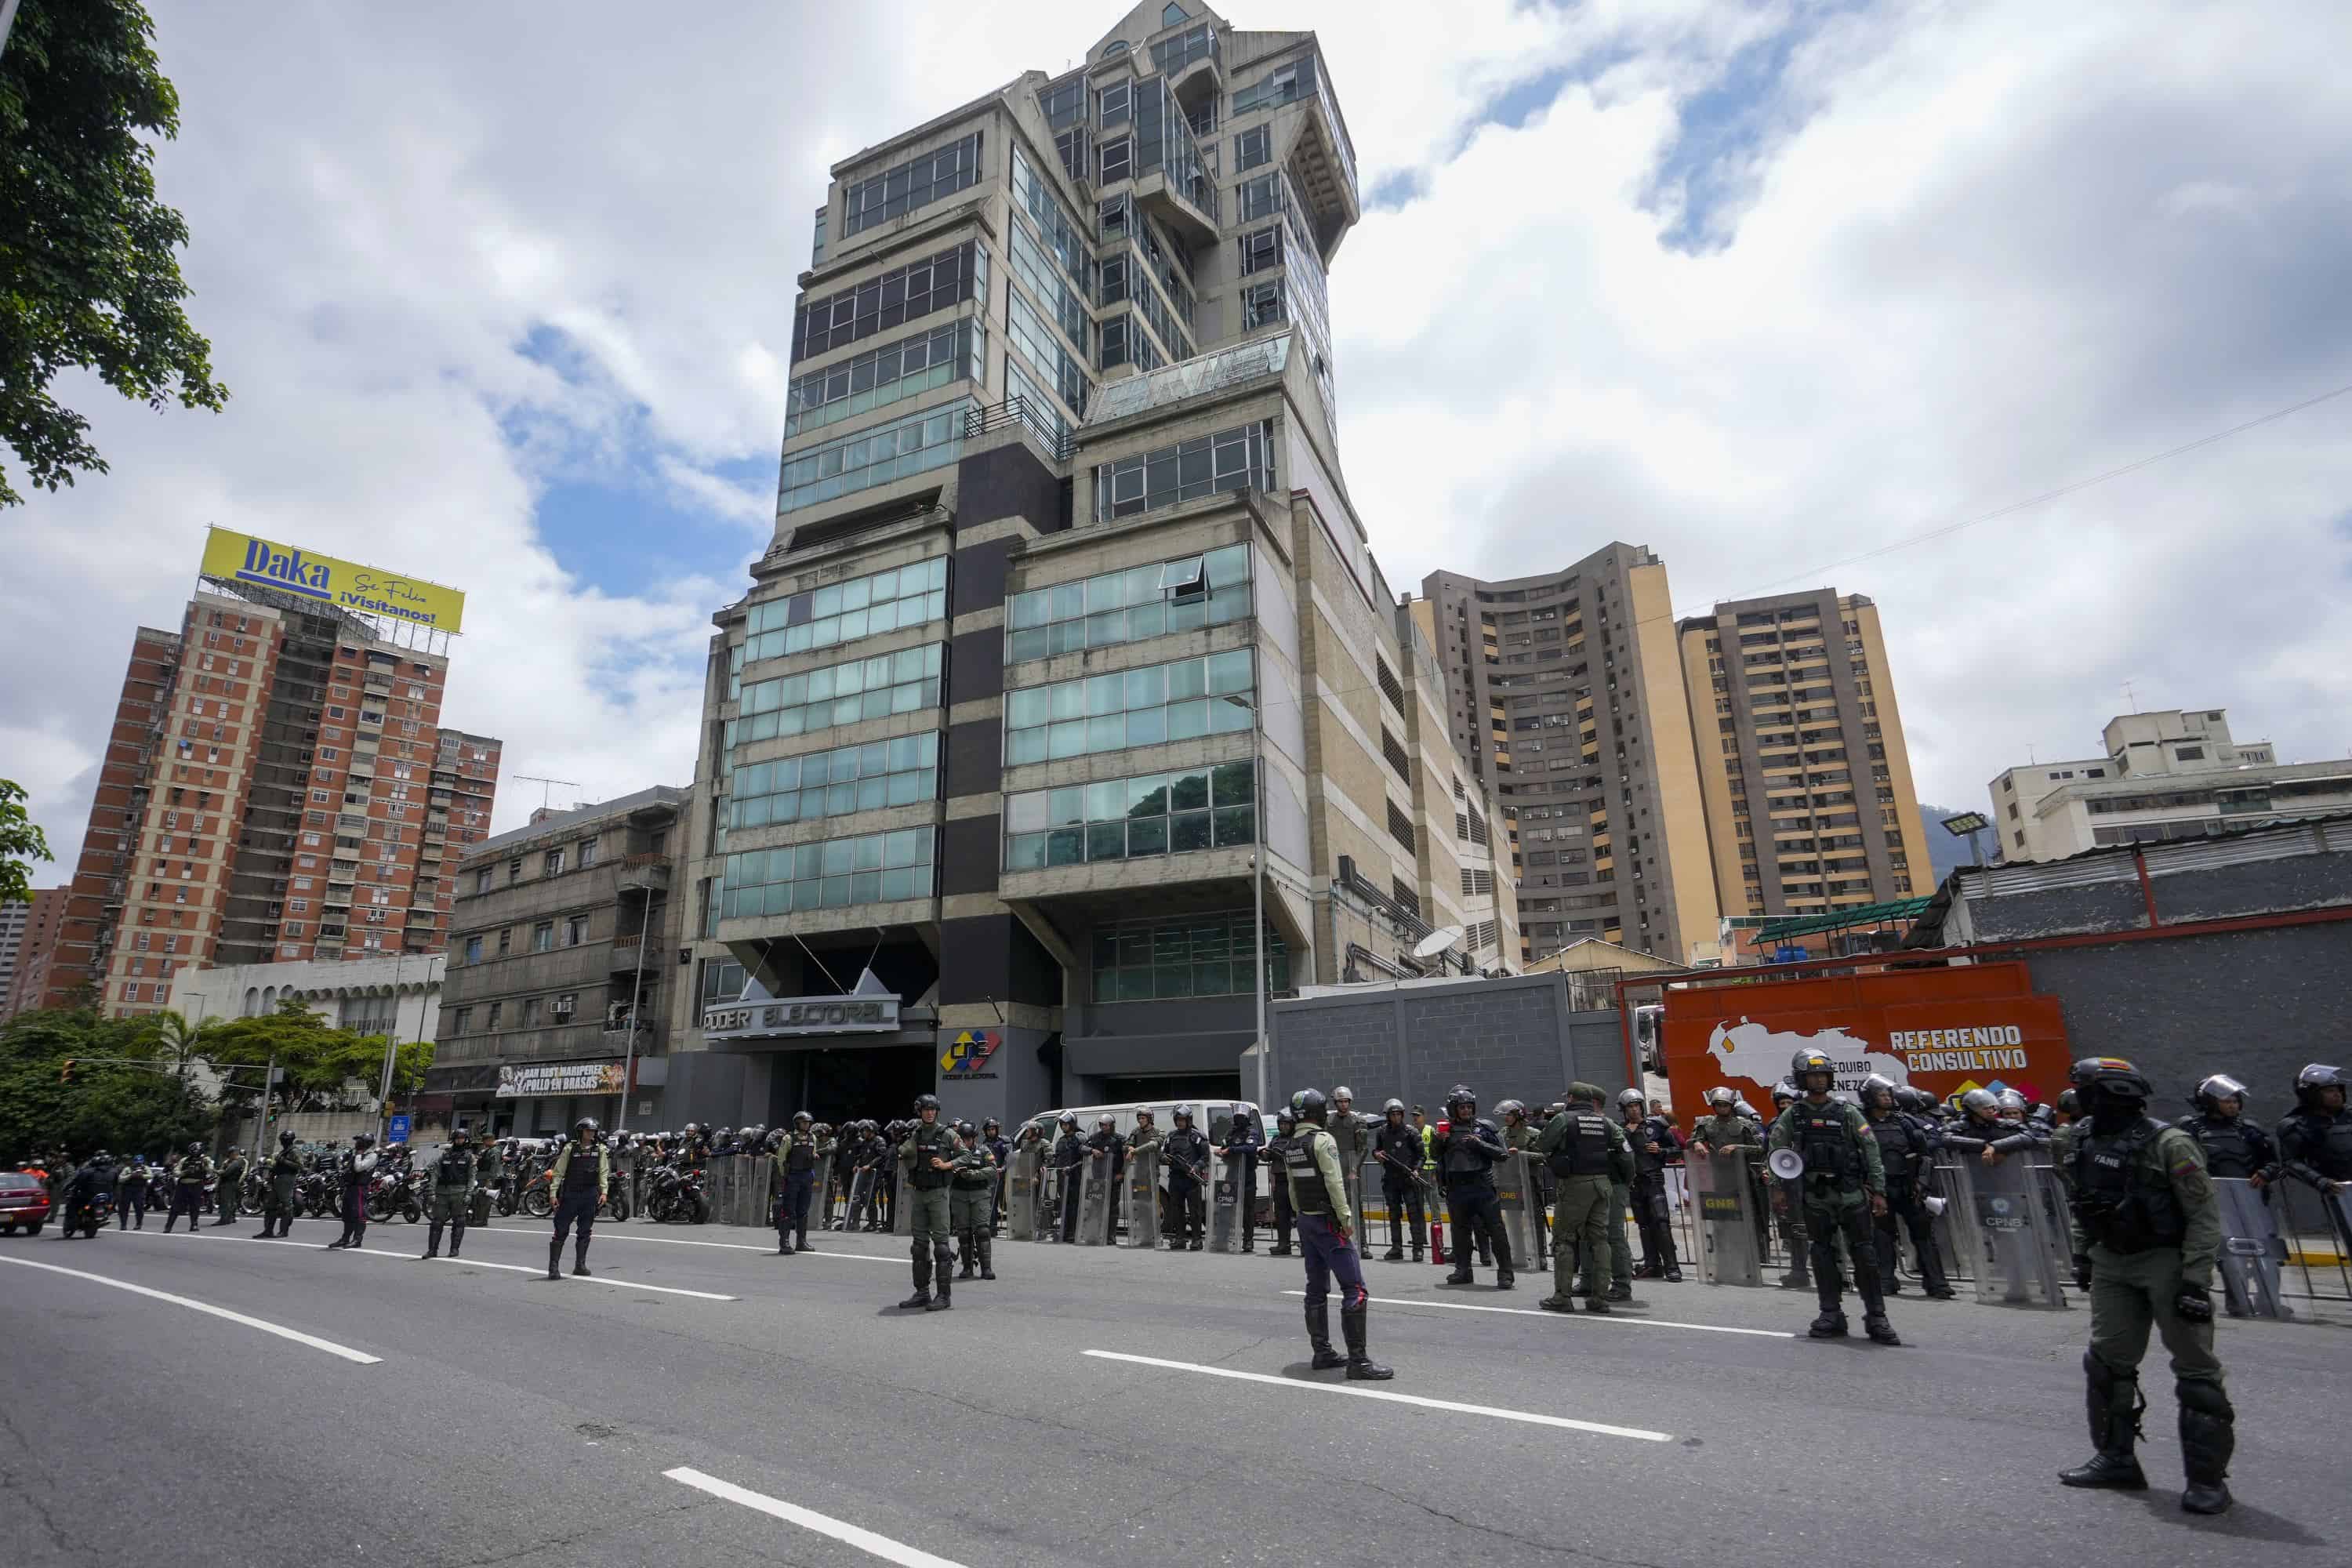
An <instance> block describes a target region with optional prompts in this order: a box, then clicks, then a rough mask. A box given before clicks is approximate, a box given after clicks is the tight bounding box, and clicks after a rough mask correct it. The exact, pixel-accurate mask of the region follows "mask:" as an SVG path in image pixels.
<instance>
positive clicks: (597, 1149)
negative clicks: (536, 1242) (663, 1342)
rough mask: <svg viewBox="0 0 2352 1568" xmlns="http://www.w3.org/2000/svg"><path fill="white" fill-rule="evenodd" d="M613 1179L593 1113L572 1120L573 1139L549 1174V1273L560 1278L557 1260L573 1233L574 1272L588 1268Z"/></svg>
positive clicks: (582, 1272) (585, 1271)
mask: <svg viewBox="0 0 2352 1568" xmlns="http://www.w3.org/2000/svg"><path fill="white" fill-rule="evenodd" d="M612 1181H613V1163H612V1161H611V1159H610V1158H609V1157H608V1156H607V1155H606V1154H605V1152H604V1143H603V1142H601V1141H600V1140H599V1139H598V1138H597V1136H596V1121H595V1119H594V1118H593V1117H588V1116H583V1117H582V1118H581V1119H580V1120H579V1121H575V1122H573V1123H572V1138H571V1141H570V1142H566V1143H565V1144H564V1145H563V1151H562V1153H559V1154H558V1155H556V1156H555V1165H554V1168H553V1170H552V1172H551V1174H550V1175H549V1177H548V1183H547V1184H548V1188H549V1190H550V1191H551V1193H553V1194H554V1195H555V1234H554V1235H553V1236H552V1237H550V1238H549V1240H548V1243H547V1277H548V1278H549V1279H561V1278H562V1276H561V1275H560V1274H558V1273H557V1272H556V1263H557V1261H558V1259H560V1258H562V1255H563V1238H564V1237H566V1236H567V1235H574V1231H573V1227H574V1226H577V1227H578V1230H577V1233H576V1236H575V1239H574V1240H573V1241H572V1273H574V1274H585V1273H587V1272H588V1236H589V1232H590V1231H591V1230H593V1228H594V1227H595V1224H596V1209H597V1206H598V1205H601V1204H603V1203H604V1194H605V1193H606V1191H607V1190H608V1189H609V1188H610V1187H611V1185H612Z"/></svg>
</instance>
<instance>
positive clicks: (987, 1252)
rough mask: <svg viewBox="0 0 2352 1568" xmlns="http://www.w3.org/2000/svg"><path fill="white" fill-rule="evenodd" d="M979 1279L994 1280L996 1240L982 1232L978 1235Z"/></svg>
mask: <svg viewBox="0 0 2352 1568" xmlns="http://www.w3.org/2000/svg"><path fill="white" fill-rule="evenodd" d="M980 1277H981V1278H982V1279H995V1278H996V1238H995V1237H992V1236H991V1235H990V1234H989V1233H988V1232H986V1231H984V1230H983V1231H982V1232H981V1233H980Z"/></svg>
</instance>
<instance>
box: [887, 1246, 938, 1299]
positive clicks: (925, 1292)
mask: <svg viewBox="0 0 2352 1568" xmlns="http://www.w3.org/2000/svg"><path fill="white" fill-rule="evenodd" d="M946 1284H947V1281H946V1280H944V1279H942V1280H940V1285H941V1286H942V1287H945V1286H946ZM930 1304H931V1255H930V1254H929V1253H928V1252H919V1253H917V1254H915V1293H914V1294H913V1295H911V1296H909V1297H908V1298H907V1299H906V1300H903V1301H901V1302H899V1303H898V1305H899V1306H900V1307H902V1308H904V1309H907V1310H914V1309H915V1308H918V1307H929V1305H930Z"/></svg>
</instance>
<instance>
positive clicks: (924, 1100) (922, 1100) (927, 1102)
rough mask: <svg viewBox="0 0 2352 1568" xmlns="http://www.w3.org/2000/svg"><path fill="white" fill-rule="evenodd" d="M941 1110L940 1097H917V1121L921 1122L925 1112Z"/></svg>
mask: <svg viewBox="0 0 2352 1568" xmlns="http://www.w3.org/2000/svg"><path fill="white" fill-rule="evenodd" d="M939 1108H940V1097H939V1096H938V1095H936V1094H919V1095H917V1096H915V1116H916V1118H917V1120H920V1119H921V1117H922V1114H923V1112H924V1111H926V1110H929V1111H933V1112H936V1111H937V1110H939Z"/></svg>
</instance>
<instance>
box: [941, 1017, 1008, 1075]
mask: <svg viewBox="0 0 2352 1568" xmlns="http://www.w3.org/2000/svg"><path fill="white" fill-rule="evenodd" d="M1003 1043H1004V1037H1003V1036H1002V1035H1000V1034H998V1033H997V1032H996V1031H995V1030H993V1029H966V1030H964V1031H962V1032H961V1034H959V1035H957V1036H956V1037H955V1039H954V1040H953V1041H952V1042H951V1043H950V1045H949V1047H948V1048H947V1050H946V1052H945V1053H943V1054H942V1055H941V1056H940V1072H941V1073H942V1074H944V1075H946V1076H947V1077H950V1078H977V1077H978V1076H980V1072H981V1069H982V1068H985V1067H986V1066H987V1065H988V1061H989V1058H992V1057H993V1056H994V1055H996V1047H999V1046H1001V1045H1003Z"/></svg>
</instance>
